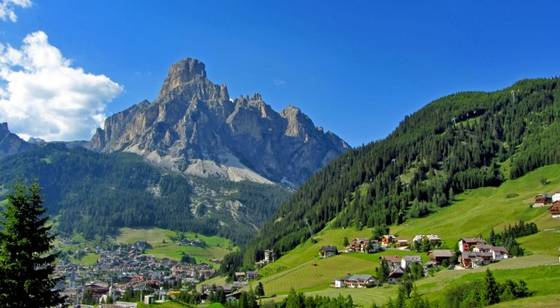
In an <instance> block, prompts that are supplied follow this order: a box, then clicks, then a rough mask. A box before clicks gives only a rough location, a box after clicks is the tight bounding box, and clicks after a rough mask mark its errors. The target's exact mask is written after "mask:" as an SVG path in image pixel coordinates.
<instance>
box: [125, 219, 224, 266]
mask: <svg viewBox="0 0 560 308" xmlns="http://www.w3.org/2000/svg"><path fill="white" fill-rule="evenodd" d="M176 235H177V233H176V232H175V231H171V230H166V229H160V228H149V229H132V228H122V229H120V234H119V236H117V238H116V241H117V242H118V243H124V244H132V243H134V242H137V241H146V242H148V243H149V244H150V245H151V246H152V248H151V249H148V250H147V251H146V254H148V255H152V256H154V257H157V258H170V259H173V260H180V259H181V256H182V255H183V254H184V253H185V254H188V255H189V256H192V257H195V259H196V261H197V262H198V263H202V262H206V263H209V264H212V263H211V262H210V259H222V258H223V257H224V256H225V255H226V254H228V253H229V252H231V251H232V250H233V249H235V245H234V244H233V243H232V242H231V241H229V240H227V239H225V238H222V237H219V236H204V235H201V234H196V233H193V232H188V233H185V235H186V237H187V238H188V239H195V238H198V239H200V240H202V241H204V242H205V243H206V245H207V246H206V247H195V246H184V245H179V244H177V243H175V242H174V241H173V240H172V239H171V238H172V237H174V236H176Z"/></svg>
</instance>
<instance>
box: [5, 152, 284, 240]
mask: <svg viewBox="0 0 560 308" xmlns="http://www.w3.org/2000/svg"><path fill="white" fill-rule="evenodd" d="M0 170H2V173H0V183H1V185H0V187H3V188H4V189H3V192H6V191H7V190H9V189H10V187H11V185H12V184H13V183H14V181H15V180H18V179H19V180H25V181H33V180H38V182H40V184H41V186H42V187H43V194H44V196H45V206H46V207H47V209H48V211H49V213H50V214H51V215H52V217H53V218H54V220H55V223H56V225H57V231H59V232H61V233H62V234H72V233H74V232H78V233H82V234H83V235H84V236H85V237H86V238H94V237H104V236H108V235H115V234H116V232H117V231H118V229H119V228H121V227H154V226H157V227H162V228H168V229H173V230H179V231H194V232H198V233H202V234H205V235H221V236H224V237H228V238H230V239H232V240H234V241H235V242H238V243H242V242H244V241H246V240H247V239H250V238H252V236H253V234H254V228H253V226H252V225H251V223H255V224H257V226H258V222H264V221H265V220H266V219H267V218H268V217H270V216H271V215H272V214H273V213H274V211H275V209H276V208H277V206H278V205H279V204H281V203H282V202H283V201H285V200H286V197H287V195H288V192H287V191H286V190H285V189H283V188H282V187H280V186H276V185H261V184H256V183H250V182H239V183H233V182H225V181H223V182H224V183H222V182H220V180H217V179H216V180H210V179H208V180H205V179H198V180H196V181H197V183H194V184H195V185H196V187H202V185H204V186H203V187H205V188H207V189H213V188H214V187H222V188H223V189H227V190H228V191H229V192H230V193H229V194H227V195H226V196H224V198H225V199H228V200H232V201H239V202H241V203H243V205H244V206H243V207H241V208H240V209H239V211H238V213H237V214H238V215H239V217H248V216H250V217H252V219H253V220H254V222H253V221H251V222H247V221H234V220H232V218H231V217H223V216H220V214H219V213H218V212H213V213H211V214H209V212H210V207H211V206H212V204H207V205H205V204H201V205H199V206H198V207H196V209H195V210H194V211H193V210H192V209H191V204H192V199H193V198H194V195H195V193H194V187H193V182H192V181H190V179H189V178H187V177H185V176H183V175H180V174H175V173H173V172H169V171H166V170H163V169H160V168H157V167H155V166H152V165H150V164H148V163H146V162H145V161H144V160H143V159H142V158H141V157H140V156H137V155H135V154H129V153H115V154H110V155H107V154H100V153H96V152H92V151H89V150H86V149H84V148H80V147H68V146H67V145H65V144H63V143H59V144H56V143H55V144H47V145H44V146H37V147H35V148H34V149H33V150H30V151H27V152H24V153H20V154H18V155H12V156H9V157H7V158H4V159H2V160H0ZM200 182H203V183H200ZM226 184H227V185H226ZM224 185H225V186H224ZM224 187H225V188H224ZM245 214H250V215H245ZM221 215H224V214H223V213H222V214H221ZM240 219H241V218H240ZM219 221H225V222H228V225H225V226H224V225H221V224H220V223H219Z"/></svg>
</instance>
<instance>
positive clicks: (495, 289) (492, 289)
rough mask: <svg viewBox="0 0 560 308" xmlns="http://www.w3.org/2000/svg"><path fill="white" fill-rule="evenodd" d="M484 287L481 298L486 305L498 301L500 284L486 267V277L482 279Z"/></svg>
mask: <svg viewBox="0 0 560 308" xmlns="http://www.w3.org/2000/svg"><path fill="white" fill-rule="evenodd" d="M484 281H485V286H486V288H485V289H484V293H483V300H484V301H485V304H486V305H493V304H496V303H499V302H500V285H499V284H498V283H497V282H496V279H494V276H493V275H492V272H490V270H489V269H486V277H485V279H484Z"/></svg>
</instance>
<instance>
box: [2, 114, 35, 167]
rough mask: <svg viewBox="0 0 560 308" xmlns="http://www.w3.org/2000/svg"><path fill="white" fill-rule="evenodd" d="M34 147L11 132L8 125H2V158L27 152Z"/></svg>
mask: <svg viewBox="0 0 560 308" xmlns="http://www.w3.org/2000/svg"><path fill="white" fill-rule="evenodd" d="M32 147H33V146H32V145H31V144H29V143H27V142H25V141H24V140H23V139H21V138H20V137H18V135H16V134H14V133H12V132H10V130H9V129H8V123H0V158H2V157H5V156H8V155H12V154H17V153H21V152H24V151H27V150H29V149H31V148H32Z"/></svg>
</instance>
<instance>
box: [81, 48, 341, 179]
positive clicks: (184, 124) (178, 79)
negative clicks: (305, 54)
mask: <svg viewBox="0 0 560 308" xmlns="http://www.w3.org/2000/svg"><path fill="white" fill-rule="evenodd" d="M89 146H90V148H91V149H94V150H97V151H101V152H107V153H110V152H118V151H124V152H133V153H137V154H140V155H142V156H143V157H145V158H146V159H148V160H150V161H152V162H154V163H156V164H158V165H161V166H164V167H167V168H172V169H174V170H179V171H181V172H184V173H186V174H190V175H197V176H203V177H208V176H217V177H221V178H226V179H229V180H233V181H241V180H250V181H254V182H259V183H271V182H285V183H292V184H295V185H298V184H301V183H302V182H303V181H304V180H305V179H307V177H309V176H310V175H311V174H312V173H314V172H315V171H316V170H317V169H319V168H320V167H322V166H324V165H325V164H326V163H327V162H328V161H330V160H332V159H334V158H335V157H337V156H338V155H340V154H341V153H343V152H344V151H346V150H347V149H348V148H349V146H348V145H347V144H346V143H345V142H344V141H343V140H342V139H340V138H339V137H337V136H336V135H335V134H333V133H330V132H324V131H323V130H322V129H320V128H317V127H315V125H314V124H313V122H312V121H311V119H309V117H307V116H306V115H305V114H303V113H302V112H301V111H300V110H299V109H297V108H296V107H292V106H290V107H287V108H286V109H284V110H283V111H282V112H280V113H278V112H276V111H274V110H273V109H272V108H271V107H270V106H269V105H267V104H266V103H265V102H264V101H263V99H262V97H261V96H260V95H259V94H256V95H254V96H252V97H240V98H237V99H235V100H231V99H230V97H229V94H228V91H227V88H226V86H224V85H216V84H214V83H212V82H211V81H209V80H208V79H207V77H206V71H205V66H204V64H203V63H202V62H200V61H198V60H195V59H185V60H183V61H180V62H178V63H176V64H174V65H172V66H171V68H170V70H169V74H168V76H167V78H166V79H165V81H164V83H163V86H162V88H161V91H160V95H159V97H158V98H157V99H156V100H155V101H154V102H148V101H144V102H141V103H139V104H137V105H134V106H132V107H130V108H128V109H127V110H124V111H122V112H119V113H117V114H115V115H113V116H111V117H109V118H108V119H107V120H106V121H105V128H104V129H98V131H97V133H96V134H95V135H94V136H93V138H92V140H91V141H90V145H89Z"/></svg>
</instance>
